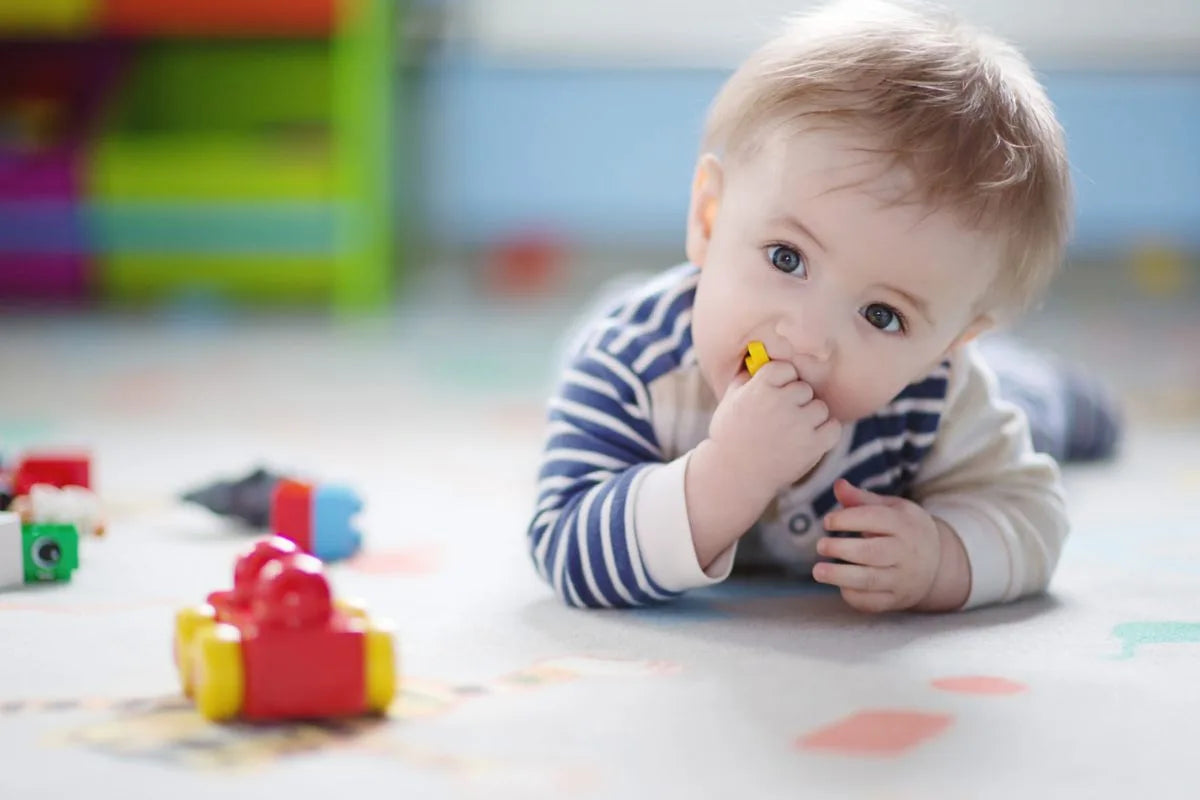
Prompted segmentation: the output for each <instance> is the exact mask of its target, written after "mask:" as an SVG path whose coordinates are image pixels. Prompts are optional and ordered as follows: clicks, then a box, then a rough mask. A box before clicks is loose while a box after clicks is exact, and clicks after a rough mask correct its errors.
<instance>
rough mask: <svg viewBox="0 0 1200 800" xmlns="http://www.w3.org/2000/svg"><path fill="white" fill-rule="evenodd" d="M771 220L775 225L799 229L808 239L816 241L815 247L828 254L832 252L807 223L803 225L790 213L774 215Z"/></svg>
mask: <svg viewBox="0 0 1200 800" xmlns="http://www.w3.org/2000/svg"><path fill="white" fill-rule="evenodd" d="M771 222H772V224H775V225H786V226H788V227H789V228H795V229H796V230H798V231H800V232H801V233H802V234H804V235H805V236H807V237H808V238H809V239H812V240H813V241H814V242H816V244H817V247H819V248H821V249H822V250H823V251H825V252H826V253H829V254H832V253H833V251H832V250H830V249H829V248H828V247H826V246H825V243H824V242H822V241H821V240H820V239H818V238H817V235H816V234H815V233H813V232H812V229H811V228H809V227H808V226H807V225H805V224H804V223H803V222H801V221H800V220H799V219H797V218H796V217H793V216H792V215H791V214H781V215H779V216H778V217H776V218H775V219H773V220H771Z"/></svg>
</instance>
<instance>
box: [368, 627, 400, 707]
mask: <svg viewBox="0 0 1200 800" xmlns="http://www.w3.org/2000/svg"><path fill="white" fill-rule="evenodd" d="M363 667H364V668H365V669H366V672H367V676H366V677H367V681H366V688H367V710H368V711H370V712H372V713H374V714H383V713H385V712H386V711H387V710H388V706H390V705H391V704H392V700H393V699H394V698H395V696H396V649H395V643H394V642H393V640H392V634H391V632H390V631H386V630H384V629H382V628H379V627H377V626H375V625H368V626H367V629H366V630H365V631H364V632H363Z"/></svg>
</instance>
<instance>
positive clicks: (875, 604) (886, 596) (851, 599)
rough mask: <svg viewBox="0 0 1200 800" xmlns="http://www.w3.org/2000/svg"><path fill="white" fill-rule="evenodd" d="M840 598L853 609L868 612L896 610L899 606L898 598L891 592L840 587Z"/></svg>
mask: <svg viewBox="0 0 1200 800" xmlns="http://www.w3.org/2000/svg"><path fill="white" fill-rule="evenodd" d="M842 599H843V600H845V601H846V605H848V606H850V607H851V608H853V609H854V610H855V611H865V612H867V613H870V614H880V613H883V612H884V611H896V610H898V609H899V608H900V603H899V600H898V599H897V598H896V595H894V594H892V593H891V592H860V591H857V590H855V589H842Z"/></svg>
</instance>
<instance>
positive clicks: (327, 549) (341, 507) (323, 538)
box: [312, 485, 363, 561]
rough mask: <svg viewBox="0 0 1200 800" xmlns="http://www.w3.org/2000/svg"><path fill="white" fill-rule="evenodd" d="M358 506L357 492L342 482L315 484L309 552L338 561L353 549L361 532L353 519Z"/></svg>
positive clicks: (353, 550)
mask: <svg viewBox="0 0 1200 800" xmlns="http://www.w3.org/2000/svg"><path fill="white" fill-rule="evenodd" d="M362 507H363V504H362V500H360V499H359V497H358V495H357V494H355V493H354V492H353V491H351V490H350V489H349V488H347V487H345V486H336V485H320V486H318V487H317V488H316V491H315V493H314V494H313V530H312V534H313V543H312V554H313V555H315V556H316V557H317V558H319V559H321V560H322V561H338V560H340V559H343V558H349V557H350V556H352V555H354V554H355V553H357V552H358V550H359V548H360V547H362V535H361V534H360V533H359V532H358V531H357V530H355V529H354V527H353V519H354V515H355V514H357V513H358V512H359V511H362Z"/></svg>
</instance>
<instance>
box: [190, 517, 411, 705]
mask: <svg viewBox="0 0 1200 800" xmlns="http://www.w3.org/2000/svg"><path fill="white" fill-rule="evenodd" d="M395 662H396V658H395V650H394V647H393V641H392V635H391V633H390V632H389V631H388V630H386V629H385V628H384V627H382V626H380V625H377V624H376V623H374V622H372V621H371V620H370V619H369V618H368V616H367V614H366V612H365V610H363V609H362V608H361V607H356V606H352V605H350V604H347V603H341V602H334V600H333V597H332V593H331V591H330V588H329V582H328V581H327V580H326V578H325V573H324V569H323V566H322V564H321V562H320V561H319V560H318V559H316V558H314V557H313V556H311V555H307V554H305V553H302V552H300V551H299V549H298V548H297V547H296V545H295V544H293V543H292V542H290V541H288V540H287V539H283V538H281V537H278V536H274V537H270V538H268V539H263V540H261V541H259V542H257V543H256V544H255V545H254V547H253V548H252V549H251V550H250V551H248V552H247V553H245V554H244V555H242V556H241V557H240V558H239V559H238V561H237V565H236V566H235V567H234V574H233V588H232V589H231V590H228V591H219V592H213V593H212V594H210V595H209V596H208V602H207V603H206V604H204V605H202V606H199V607H196V608H187V609H183V610H182V611H180V612H179V614H178V615H177V616H176V624H175V663H176V666H177V667H178V669H179V676H180V681H181V683H182V684H183V691H184V693H185V694H187V695H188V696H189V697H193V698H194V699H195V701H196V707H197V708H198V709H199V711H200V713H201V714H203V715H204V716H205V717H207V718H208V719H210V720H214V721H220V720H226V719H230V718H233V717H235V716H238V717H241V718H242V719H246V720H279V719H315V718H323V717H340V716H349V715H358V714H368V713H377V714H381V713H383V712H385V711H386V710H387V708H388V706H389V705H390V704H391V702H392V699H393V698H394V697H395V693H396V663H395Z"/></svg>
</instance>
